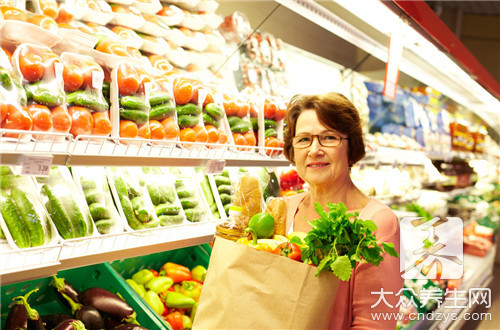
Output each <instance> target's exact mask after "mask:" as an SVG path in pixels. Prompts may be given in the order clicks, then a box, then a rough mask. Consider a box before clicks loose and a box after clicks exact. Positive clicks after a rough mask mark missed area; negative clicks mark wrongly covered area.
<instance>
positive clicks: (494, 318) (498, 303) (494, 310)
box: [462, 263, 500, 330]
mask: <svg viewBox="0 0 500 330" xmlns="http://www.w3.org/2000/svg"><path fill="white" fill-rule="evenodd" d="M499 279H500V264H498V263H497V264H495V267H494V269H493V281H492V282H491V284H490V288H491V307H490V308H484V307H483V306H481V307H479V308H477V309H476V310H475V312H476V313H491V320H483V321H481V320H478V321H467V322H466V323H464V325H463V326H462V329H466V330H476V329H477V330H482V329H495V330H500V280H499Z"/></svg>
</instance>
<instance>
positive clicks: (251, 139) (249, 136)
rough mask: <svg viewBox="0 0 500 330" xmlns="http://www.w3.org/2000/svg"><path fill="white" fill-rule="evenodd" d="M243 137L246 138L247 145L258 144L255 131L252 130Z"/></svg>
mask: <svg viewBox="0 0 500 330" xmlns="http://www.w3.org/2000/svg"><path fill="white" fill-rule="evenodd" d="M243 137H244V138H245V144H246V145H247V146H255V145H256V144H257V137H256V136H255V133H254V131H252V130H250V131H248V132H246V133H245V134H243Z"/></svg>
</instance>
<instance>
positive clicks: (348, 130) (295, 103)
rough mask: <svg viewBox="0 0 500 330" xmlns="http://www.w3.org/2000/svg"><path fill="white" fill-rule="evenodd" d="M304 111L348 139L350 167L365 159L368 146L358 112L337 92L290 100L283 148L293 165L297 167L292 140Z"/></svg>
mask: <svg viewBox="0 0 500 330" xmlns="http://www.w3.org/2000/svg"><path fill="white" fill-rule="evenodd" d="M305 110H314V111H316V115H317V116H318V119H319V121H320V122H321V123H322V124H323V125H325V126H327V127H329V128H332V129H334V130H336V131H337V132H339V133H342V134H345V135H347V137H349V140H347V141H348V152H347V156H348V158H349V166H352V165H354V164H356V163H357V162H358V161H359V160H361V159H362V158H363V157H364V156H365V143H364V141H363V132H362V129H361V125H362V123H361V119H360V117H359V112H358V110H357V109H356V107H355V106H354V105H353V104H352V102H351V101H349V99H347V97H345V96H344V95H342V94H340V93H335V92H330V93H326V94H318V95H300V94H297V95H295V96H294V97H292V99H291V100H290V103H289V104H288V107H287V109H286V116H285V120H286V125H287V126H286V131H285V136H284V140H285V141H284V142H285V144H284V146H283V149H284V154H285V157H286V158H287V159H288V160H289V161H290V162H291V163H292V164H295V162H294V151H293V145H292V138H293V137H294V136H295V129H296V126H297V119H298V118H299V116H300V114H301V113H302V112H303V111H305Z"/></svg>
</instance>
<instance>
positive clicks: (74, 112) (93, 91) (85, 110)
mask: <svg viewBox="0 0 500 330" xmlns="http://www.w3.org/2000/svg"><path fill="white" fill-rule="evenodd" d="M61 59H62V62H63V64H64V71H63V80H64V90H65V92H66V104H67V106H68V112H69V114H70V115H71V117H72V124H71V130H70V133H71V134H73V136H74V137H76V136H78V135H96V136H108V135H109V134H110V133H111V121H110V118H109V103H108V101H107V100H106V99H105V98H104V96H103V93H102V89H103V81H104V71H103V69H102V68H101V67H100V66H99V64H97V63H96V62H95V61H94V59H93V58H92V57H90V56H86V55H79V54H74V53H68V52H65V53H63V54H62V55H61Z"/></svg>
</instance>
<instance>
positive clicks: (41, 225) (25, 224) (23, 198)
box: [0, 166, 59, 249]
mask: <svg viewBox="0 0 500 330" xmlns="http://www.w3.org/2000/svg"><path fill="white" fill-rule="evenodd" d="M0 172H1V174H2V177H1V179H0V186H1V187H2V190H1V191H0V214H1V217H0V219H1V221H0V225H1V228H2V231H3V232H4V233H5V236H6V239H7V241H8V243H9V245H10V246H11V247H12V248H13V249H23V248H28V247H39V246H49V245H54V244H57V242H58V241H59V236H58V235H57V232H56V228H55V227H54V226H53V224H52V223H51V222H50V221H49V217H48V215H47V212H46V211H45V209H44V208H43V205H42V202H41V201H40V199H39V196H38V192H37V191H36V189H35V186H34V184H33V181H32V180H31V178H30V177H28V176H19V175H14V172H13V171H12V169H11V168H10V167H8V166H0Z"/></svg>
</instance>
